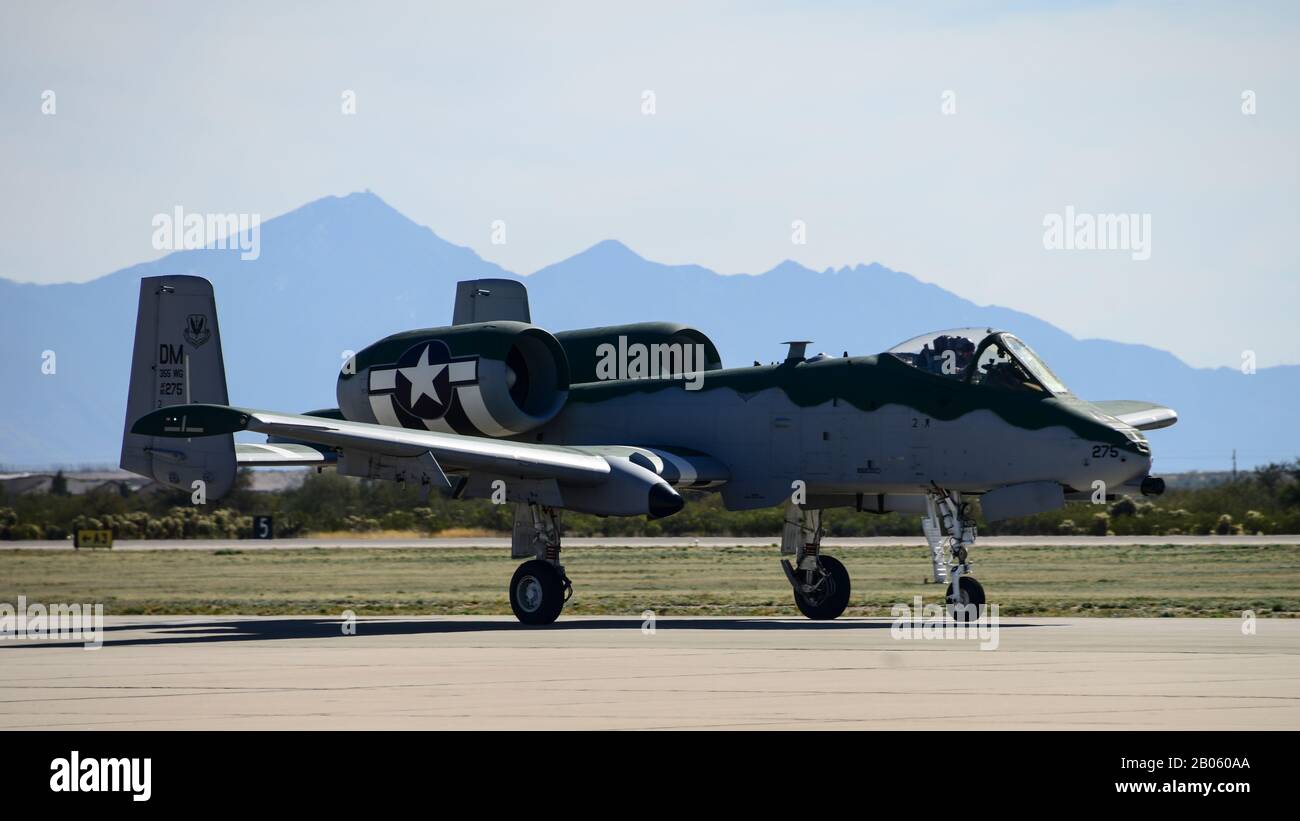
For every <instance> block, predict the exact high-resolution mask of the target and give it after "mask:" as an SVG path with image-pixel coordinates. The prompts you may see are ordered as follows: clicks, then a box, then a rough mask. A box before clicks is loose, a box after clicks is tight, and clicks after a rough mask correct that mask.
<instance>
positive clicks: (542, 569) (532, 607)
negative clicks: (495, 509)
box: [510, 502, 573, 624]
mask: <svg viewBox="0 0 1300 821" xmlns="http://www.w3.org/2000/svg"><path fill="white" fill-rule="evenodd" d="M510 555H511V557H513V558H516V559H522V558H529V557H531V558H529V560H528V561H526V562H524V563H523V564H521V565H519V569H518V570H516V571H515V575H514V577H513V578H512V579H511V580H510V609H511V610H513V611H514V612H515V618H517V619H519V621H521V622H523V623H524V624H550V623H551V622H553V621H555V620H556V619H557V618H559V616H560V611H561V610H563V609H564V603H565V602H567V601H568V600H569V597H570V596H572V595H573V583H572V582H570V581H569V577H568V576H566V575H565V574H564V565H562V564H560V513H559V511H557V510H556V509H555V508H551V507H546V506H545V505H539V504H529V503H523V502H520V503H518V504H516V505H515V525H514V530H513V532H512V533H511V539H510Z"/></svg>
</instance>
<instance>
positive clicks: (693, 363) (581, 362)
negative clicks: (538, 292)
mask: <svg viewBox="0 0 1300 821" xmlns="http://www.w3.org/2000/svg"><path fill="white" fill-rule="evenodd" d="M555 338H556V339H558V340H559V342H560V345H562V346H563V347H564V353H565V354H566V355H567V356H568V358H569V373H570V376H571V378H572V379H573V383H574V384H575V385H576V384H578V383H579V382H595V381H597V380H600V379H610V378H622V377H617V376H615V374H612V373H608V372H607V373H605V374H603V375H602V374H601V370H602V367H601V360H602V359H605V360H608V359H610V358H611V357H617V358H618V359H622V360H624V364H623V368H626V367H627V361H626V360H628V359H634V358H635V354H636V353H637V350H638V348H640V349H641V350H640V353H641V355H642V357H643V358H644V360H645V363H646V365H647V367H648V368H649V371H650V372H649V373H646V374H644V375H645V376H659V375H665V376H666V375H675V374H681V373H685V372H688V371H716V370H719V369H721V368H722V357H721V355H719V354H718V347H717V346H716V345H714V344H713V340H711V339H709V338H708V337H707V336H705V335H704V332H703V331H700V330H697V329H695V328H692V327H690V326H689V325H680V324H677V323H675V322H636V323H632V324H630V325H608V326H605V327H602V328H579V329H578V330H574V331H560V332H559V333H557V334H556V335H555ZM604 364H605V366H606V367H605V368H604V370H605V371H610V370H614V371H617V369H618V367H619V366H618V364H617V361H615V362H609V361H606V362H605V363H604ZM611 365H612V367H610V366H611Z"/></svg>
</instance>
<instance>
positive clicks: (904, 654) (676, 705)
mask: <svg viewBox="0 0 1300 821" xmlns="http://www.w3.org/2000/svg"><path fill="white" fill-rule="evenodd" d="M107 623H108V626H107V628H106V630H105V642H104V646H103V647H102V648H100V649H98V650H86V649H82V647H81V646H80V645H67V644H62V645H61V644H60V643H57V642H50V641H41V640H13V639H7V640H3V641H0V727H3V728H98V729H130V728H151V729H152V728H198V729H213V730H216V729H240V728H275V729H287V728H305V729H320V728H379V729H414V728H449V729H503V728H525V729H552V728H557V729H605V728H612V729H678V728H681V729H703V728H741V729H745V728H749V729H773V728H812V729H850V728H851V729H870V728H888V729H904V728H917V729H964V728H992V729H1000V728H1029V729H1035V728H1081V729H1103V730H1104V729H1127V728H1141V729H1146V728H1152V729H1159V728H1176V729H1227V728H1241V729H1300V686H1298V684H1300V621H1294V620H1260V621H1258V622H1257V623H1256V628H1257V632H1256V633H1255V634H1254V635H1247V634H1244V633H1243V630H1242V622H1241V621H1239V620H1237V619H1034V618H1017V619H1004V620H1002V622H1001V625H1000V628H999V631H998V633H997V640H998V647H997V649H991V650H981V649H979V648H980V644H981V640H980V639H979V638H977V637H976V638H967V639H957V638H952V639H942V640H940V639H919V638H916V639H912V640H904V639H901V638H896V637H894V636H893V635H892V634H891V633H892V631H891V622H890V620H888V619H842V620H839V621H835V622H824V623H814V622H809V621H802V620H786V619H770V618H735V619H727V618H661V619H658V620H657V621H656V622H655V629H654V632H653V633H646V632H643V624H644V623H643V621H642V619H641V618H639V617H634V618H631V617H630V618H608V617H602V618H566V617H562V618H561V620H560V621H559V622H558V623H556V624H555V625H552V626H550V627H547V628H531V629H530V628H524V627H521V626H519V625H518V624H516V623H515V621H514V620H513V619H511V618H508V617H499V618H498V617H441V618H434V617H430V618H415V619H404V618H368V619H362V620H359V621H357V622H356V625H355V626H356V632H355V635H344V633H343V624H342V623H341V622H340V621H339V619H337V618H333V617H284V618H261V617H256V618H254V617H213V618H202V617H186V618H176V617H172V618H165V617H156V618H150V617H121V618H110V619H108V620H107Z"/></svg>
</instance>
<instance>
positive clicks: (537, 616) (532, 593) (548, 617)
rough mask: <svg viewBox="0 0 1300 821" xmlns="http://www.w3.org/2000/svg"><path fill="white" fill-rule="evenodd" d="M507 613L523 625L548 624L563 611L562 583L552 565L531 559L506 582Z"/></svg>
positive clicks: (562, 580)
mask: <svg viewBox="0 0 1300 821" xmlns="http://www.w3.org/2000/svg"><path fill="white" fill-rule="evenodd" d="M510 609H511V610H513V611H515V618H517V619H519V621H521V622H523V623H524V624H550V623H551V622H553V621H555V620H556V619H557V618H559V616H560V611H561V610H562V609H564V579H563V578H562V577H561V576H560V571H558V570H556V569H555V565H553V564H551V563H550V562H544V561H542V560H541V559H532V560H531V561H527V562H524V563H523V564H521V565H519V569H518V570H516V571H515V575H514V577H513V578H511V579H510Z"/></svg>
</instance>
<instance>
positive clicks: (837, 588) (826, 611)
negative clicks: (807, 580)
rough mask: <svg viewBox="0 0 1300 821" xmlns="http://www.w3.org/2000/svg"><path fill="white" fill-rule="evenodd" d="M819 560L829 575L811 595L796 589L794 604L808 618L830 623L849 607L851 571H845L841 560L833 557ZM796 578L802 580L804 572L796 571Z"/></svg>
mask: <svg viewBox="0 0 1300 821" xmlns="http://www.w3.org/2000/svg"><path fill="white" fill-rule="evenodd" d="M819 560H820V562H821V567H822V570H824V571H825V572H826V574H827V575H826V577H825V579H824V580H823V581H822V583H821V586H820V587H818V588H817V589H816V590H814V591H812V592H811V593H804V592H803V591H802V590H800V589H799V588H797V587H796V588H795V591H794V603H795V605H796V606H798V608H799V612H800V613H803V614H804V615H805V616H807V617H808V618H810V619H814V620H816V621H829V620H830V619H834V618H838V617H839V615H840V614H841V613H843V612H844V608H846V607H848V606H849V589H850V588H849V571H847V570H845V569H844V565H843V564H841V563H840V560H839V559H836V558H832V557H831V556H821V557H820V559H819ZM796 576H797V577H799V578H802V577H803V576H804V573H803V571H796Z"/></svg>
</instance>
